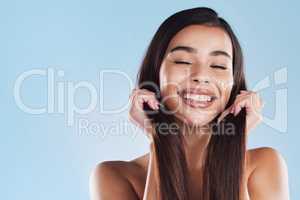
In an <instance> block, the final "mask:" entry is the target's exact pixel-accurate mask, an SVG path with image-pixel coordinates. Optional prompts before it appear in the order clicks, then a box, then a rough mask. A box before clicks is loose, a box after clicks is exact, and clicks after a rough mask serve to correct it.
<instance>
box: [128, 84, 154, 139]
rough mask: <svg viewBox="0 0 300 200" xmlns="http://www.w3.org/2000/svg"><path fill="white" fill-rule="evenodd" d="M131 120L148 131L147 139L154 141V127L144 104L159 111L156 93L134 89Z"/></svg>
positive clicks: (130, 112) (130, 111) (131, 96)
mask: <svg viewBox="0 0 300 200" xmlns="http://www.w3.org/2000/svg"><path fill="white" fill-rule="evenodd" d="M129 99H130V104H131V105H130V106H131V107H130V110H129V119H130V121H132V122H133V123H134V124H136V125H137V126H138V127H140V128H142V129H143V130H145V131H146V133H147V137H148V138H149V139H150V141H152V139H153V138H152V136H153V133H154V132H153V131H154V129H153V126H152V124H151V121H150V119H149V118H148V117H147V115H146V113H145V111H144V109H143V104H144V103H147V104H148V106H149V107H150V108H152V109H153V110H158V109H159V102H158V100H157V99H156V97H155V93H154V92H151V91H149V90H146V89H137V88H135V89H133V91H132V93H131V95H130V97H129Z"/></svg>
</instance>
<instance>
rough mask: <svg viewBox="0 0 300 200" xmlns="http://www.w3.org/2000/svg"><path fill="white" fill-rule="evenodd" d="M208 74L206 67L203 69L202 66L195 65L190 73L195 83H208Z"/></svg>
mask: <svg viewBox="0 0 300 200" xmlns="http://www.w3.org/2000/svg"><path fill="white" fill-rule="evenodd" d="M210 76H211V75H210V74H209V71H208V70H207V69H205V67H204V66H197V67H195V69H194V71H193V73H192V74H191V77H192V81H193V82H196V83H201V82H203V83H205V84H209V83H210Z"/></svg>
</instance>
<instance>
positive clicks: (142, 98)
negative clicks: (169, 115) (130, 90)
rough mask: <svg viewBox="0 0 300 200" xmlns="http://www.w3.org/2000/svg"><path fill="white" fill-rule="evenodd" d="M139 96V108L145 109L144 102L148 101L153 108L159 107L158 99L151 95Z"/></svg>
mask: <svg viewBox="0 0 300 200" xmlns="http://www.w3.org/2000/svg"><path fill="white" fill-rule="evenodd" d="M138 96H139V97H138V98H139V108H141V109H143V104H144V103H147V104H148V105H149V106H150V107H151V108H152V109H153V110H155V109H156V108H157V106H156V104H157V100H156V99H155V98H153V96H151V95H145V94H142V95H138Z"/></svg>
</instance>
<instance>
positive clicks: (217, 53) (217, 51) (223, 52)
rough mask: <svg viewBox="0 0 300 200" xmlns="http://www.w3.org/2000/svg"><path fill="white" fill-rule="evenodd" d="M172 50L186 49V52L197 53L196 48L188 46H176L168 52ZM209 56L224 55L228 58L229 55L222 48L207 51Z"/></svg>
mask: <svg viewBox="0 0 300 200" xmlns="http://www.w3.org/2000/svg"><path fill="white" fill-rule="evenodd" d="M174 51H186V52H188V53H197V49H195V48H193V47H189V46H176V47H174V48H172V49H171V50H170V53H172V52H174ZM209 55H211V56H226V57H228V58H231V55H230V54H229V53H227V52H226V51H223V50H215V51H212V52H210V53H209Z"/></svg>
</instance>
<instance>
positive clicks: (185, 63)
mask: <svg viewBox="0 0 300 200" xmlns="http://www.w3.org/2000/svg"><path fill="white" fill-rule="evenodd" d="M174 63H175V64H179V65H180V64H183V65H190V64H192V63H189V62H185V61H174Z"/></svg>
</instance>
